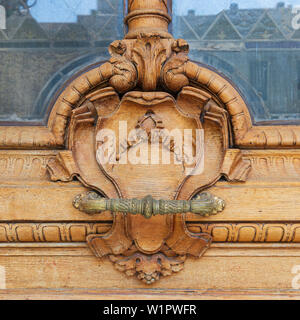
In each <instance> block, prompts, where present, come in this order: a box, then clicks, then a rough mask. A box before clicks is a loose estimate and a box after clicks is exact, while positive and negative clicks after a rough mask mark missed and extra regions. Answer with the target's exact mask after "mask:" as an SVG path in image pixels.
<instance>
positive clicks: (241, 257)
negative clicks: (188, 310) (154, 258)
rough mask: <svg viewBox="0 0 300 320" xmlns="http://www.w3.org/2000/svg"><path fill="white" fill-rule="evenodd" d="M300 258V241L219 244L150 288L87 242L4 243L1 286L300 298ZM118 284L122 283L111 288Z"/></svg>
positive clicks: (26, 291)
mask: <svg viewBox="0 0 300 320" xmlns="http://www.w3.org/2000/svg"><path fill="white" fill-rule="evenodd" d="M299 259H300V248H299V245H276V244H273V245H271V244H269V245H268V244H260V245H249V244H247V245H246V244H245V245H232V244H227V245H219V244H214V245H213V246H212V248H211V249H210V250H209V251H208V252H207V253H206V254H205V256H204V258H203V259H201V260H189V261H187V262H186V266H185V270H183V271H182V272H181V273H178V274H177V275H175V276H173V277H172V281H169V280H168V279H162V280H161V281H160V282H159V283H157V284H154V285H151V286H150V287H148V288H147V289H146V288H145V287H144V285H143V284H142V283H140V282H139V281H137V280H135V279H134V278H123V280H122V281H121V282H120V280H119V274H118V272H117V271H115V270H112V269H111V266H110V264H109V262H108V261H105V260H102V261H101V260H97V259H95V257H93V255H92V254H91V252H90V251H89V250H88V248H87V247H86V245H79V246H78V245H77V248H76V247H74V246H72V247H68V245H60V247H57V245H52V246H46V247H44V248H43V245H40V246H39V247H34V246H33V245H31V244H29V245H27V247H24V246H22V247H19V248H18V247H17V246H16V245H15V246H14V247H9V246H6V247H4V246H1V250H0V265H1V266H4V267H5V268H6V288H7V290H1V291H0V297H1V299H5V298H13V297H14V298H18V299H24V298H25V297H27V298H31V299H32V298H34V297H37V294H40V297H41V298H42V299H49V298H54V299H65V298H67V297H68V298H69V299H76V298H79V299H86V298H88V297H89V299H105V296H106V299H108V298H113V299H124V297H125V295H127V299H137V298H148V299H150V298H153V299H166V298H169V299H178V298H184V299H214V298H217V299H232V298H234V297H235V298H240V299H242V298H244V299H245V298H246V299H249V298H250V299H251V298H254V297H257V298H260V299H264V298H271V299H279V298H283V299H284V298H287V299H290V298H295V299H296V298H297V297H298V298H299V291H297V290H294V289H293V288H292V280H293V277H294V276H295V275H294V274H293V273H292V272H291V270H292V268H293V266H294V265H299V264H300V260H299ZM87 262H88V264H89V268H88V269H87V268H86V263H87ZM262 266H264V267H263V268H262ZM28 270H30V272H28ZM266 273H267V274H268V276H267V277H266ZM115 287H117V288H118V289H109V288H115ZM43 288H44V289H43ZM45 288H47V289H45ZM128 288H130V289H128ZM221 288H222V289H221ZM249 288H251V289H249ZM97 294H98V296H97Z"/></svg>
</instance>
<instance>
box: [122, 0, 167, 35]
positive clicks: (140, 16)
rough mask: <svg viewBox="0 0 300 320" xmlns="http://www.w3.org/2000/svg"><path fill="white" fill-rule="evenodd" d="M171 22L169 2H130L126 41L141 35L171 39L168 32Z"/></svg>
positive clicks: (164, 0)
mask: <svg viewBox="0 0 300 320" xmlns="http://www.w3.org/2000/svg"><path fill="white" fill-rule="evenodd" d="M170 22H171V16H170V15H169V8H168V0H128V15H127V16H126V18H125V23H126V24H127V25H128V33H127V35H126V37H125V38H126V39H136V38H137V37H138V35H140V34H148V33H151V34H157V35H159V36H160V37H161V38H165V39H170V38H172V35H171V34H170V33H169V32H168V25H169V23H170Z"/></svg>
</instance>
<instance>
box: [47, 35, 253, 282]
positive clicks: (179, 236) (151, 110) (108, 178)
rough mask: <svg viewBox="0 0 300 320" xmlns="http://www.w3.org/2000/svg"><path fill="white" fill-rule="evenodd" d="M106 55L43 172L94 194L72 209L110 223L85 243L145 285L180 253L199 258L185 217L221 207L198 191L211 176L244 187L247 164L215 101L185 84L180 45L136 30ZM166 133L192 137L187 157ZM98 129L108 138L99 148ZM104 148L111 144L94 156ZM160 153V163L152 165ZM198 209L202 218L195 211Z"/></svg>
mask: <svg viewBox="0 0 300 320" xmlns="http://www.w3.org/2000/svg"><path fill="white" fill-rule="evenodd" d="M110 53H111V55H112V58H111V60H110V61H109V62H107V63H106V64H104V65H102V66H101V67H100V68H99V70H98V71H99V73H98V75H100V76H99V79H98V80H97V81H96V82H95V83H93V88H91V90H89V92H88V94H86V95H84V96H82V97H81V98H80V100H79V102H78V104H77V106H76V107H75V108H74V109H73V111H72V115H71V121H70V124H69V132H68V150H66V151H62V152H60V153H59V155H58V156H57V158H56V160H55V161H53V162H51V163H50V164H49V172H50V174H51V177H52V180H62V181H70V180H71V179H73V177H75V176H76V177H77V178H78V179H79V180H80V181H81V182H82V183H83V184H84V185H85V186H86V187H88V188H90V189H91V190H94V191H97V194H96V193H89V194H88V195H86V196H85V195H84V196H80V197H77V198H76V199H75V202H74V205H75V207H76V208H78V209H80V210H82V211H85V209H84V208H88V210H86V211H85V212H87V213H97V212H101V211H103V210H104V211H105V210H110V211H112V219H113V225H112V228H111V230H110V231H109V232H107V233H105V234H90V235H87V243H88V245H89V246H90V248H91V249H92V251H93V252H94V253H95V255H96V256H97V257H104V256H108V257H109V258H110V260H111V261H112V262H113V263H114V265H115V267H116V268H117V269H118V270H120V271H123V272H125V273H126V274H127V275H128V276H133V275H135V276H137V278H139V279H140V280H142V281H143V282H145V283H147V284H152V283H153V282H155V281H157V280H158V279H159V278H160V277H162V276H168V275H170V274H172V273H173V272H178V271H180V270H182V268H183V264H184V261H185V259H186V256H187V255H191V256H194V257H200V256H201V255H202V254H203V253H204V252H205V250H206V249H207V248H208V247H209V245H210V243H211V235H209V234H206V233H197V234H196V233H192V232H190V231H189V230H188V228H187V226H186V223H185V213H186V212H195V213H197V212H198V213H199V212H206V213H208V214H216V213H218V212H220V211H222V210H223V209H224V204H223V202H222V201H221V200H220V199H217V198H215V197H213V196H210V195H207V194H201V195H199V193H200V192H202V191H203V190H205V189H207V188H209V187H210V186H212V185H214V184H215V183H216V182H217V181H218V180H219V179H220V177H221V176H224V177H225V178H226V179H227V180H230V181H245V179H246V178H247V175H248V173H249V170H250V165H249V163H247V162H244V161H243V159H242V157H241V152H240V150H238V149H232V133H231V128H230V120H229V116H228V113H227V111H226V109H225V108H224V106H223V105H222V103H221V102H220V101H219V100H218V99H217V98H216V97H215V96H214V95H213V94H212V93H211V92H210V91H209V90H206V89H202V88H201V87H200V86H199V85H197V84H195V81H194V80H195V78H196V76H198V73H197V70H198V69H197V70H196V69H195V70H194V69H193V68H194V67H195V68H198V67H197V66H196V65H194V64H192V63H190V62H189V61H188V57H187V53H188V45H187V43H186V42H185V41H183V40H173V39H166V38H162V37H161V35H159V34H150V35H149V34H141V33H139V35H138V37H137V39H132V40H123V41H115V42H114V43H113V44H112V45H111V46H110ZM199 70H200V69H199ZM199 72H200V71H199ZM194 73H195V74H196V76H193V77H192V78H191V75H194ZM88 76H89V74H88V73H87V74H86V77H88ZM155 130H159V132H161V133H162V135H161V136H160V137H159V139H158V140H157V141H158V142H157V143H153V141H152V140H151V139H150V138H151V137H152V132H153V131H154V132H155ZM174 130H175V131H174ZM176 130H177V132H181V133H184V130H187V131H191V132H193V134H192V135H191V136H190V137H191V141H190V142H191V146H192V147H191V150H192V151H191V154H190V156H187V157H186V156H185V154H184V153H182V152H181V151H180V150H179V149H180V148H178V144H176V143H175V142H174V139H173V136H174V132H176ZM105 132H111V133H113V134H114V135H115V138H113V139H112V140H110V141H108V140H107V139H108V138H107V137H106V138H105ZM131 132H133V133H132V134H131ZM183 136H184V135H183ZM199 137H200V138H199ZM201 138H202V139H201ZM175 140H176V139H175ZM184 140H185V137H184ZM149 141H150V142H149ZM105 144H106V145H107V144H108V145H109V144H112V146H113V147H112V148H109V150H108V151H107V152H106V153H101V152H102V151H103V150H104V149H103V147H104V145H105ZM153 146H154V148H156V149H155V150H156V151H158V154H159V155H160V156H159V157H158V159H157V158H155V159H153V150H152V147H153ZM167 149H169V150H170V151H171V152H170V155H171V156H170V158H171V160H170V161H171V162H170V163H165V162H164V161H162V156H161V155H162V154H164V151H165V150H167ZM101 150H102V151H101ZM197 151H198V152H197ZM105 157H106V160H109V161H103V160H104V158H105ZM150 196H151V197H150ZM120 199H121V200H120ZM159 199H162V200H160V201H158V200H159ZM201 203H205V208H206V209H205V210H207V207H206V206H207V204H209V205H210V208H211V209H210V211H205V210H204V211H203V208H202V209H201V208H200V211H197V210H198V209H195V206H198V205H200V207H201ZM86 205H87V206H86ZM97 208H98V211H97ZM99 208H102V209H101V210H100V209H99ZM103 208H104V209H103ZM181 209H182V211H180V210H181ZM193 210H194V211H193ZM201 210H202V211H201ZM140 214H143V216H142V215H140ZM145 217H146V218H148V219H146V218H145Z"/></svg>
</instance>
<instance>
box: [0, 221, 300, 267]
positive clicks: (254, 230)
mask: <svg viewBox="0 0 300 320" xmlns="http://www.w3.org/2000/svg"><path fill="white" fill-rule="evenodd" d="M111 226H112V224H111V223H109V222H105V223H104V222H103V221H90V222H35V223H33V222H15V223H13V222H7V223H4V222H2V223H0V243H9V242H11V243H22V242H35V243H42V242H47V243H51V242H53V243H65V242H86V237H87V236H88V235H91V237H92V238H93V237H94V235H95V234H103V235H105V234H106V232H107V231H108V230H110V229H111ZM187 226H188V229H189V230H190V231H191V232H193V233H207V234H209V235H210V236H212V241H213V242H218V243H268V242H269V243H271V242H273V243H300V223H298V222H286V223H282V222H264V223H257V222H238V221H237V222H210V223H207V222H204V223H203V222H202V223H195V222H189V223H188V224H187ZM95 250H96V251H97V248H96V247H95ZM97 255H98V256H99V255H100V253H97ZM118 259H120V260H122V258H121V257H118ZM118 259H116V260H115V261H114V262H116V261H118ZM113 260H114V259H113Z"/></svg>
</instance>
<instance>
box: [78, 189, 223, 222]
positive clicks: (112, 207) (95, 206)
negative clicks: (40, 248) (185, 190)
mask: <svg viewBox="0 0 300 320" xmlns="http://www.w3.org/2000/svg"><path fill="white" fill-rule="evenodd" d="M73 205H74V207H75V208H76V209H78V210H80V211H82V212H85V213H88V214H96V213H101V212H103V211H112V212H124V213H131V214H134V215H136V214H141V215H143V216H144V217H145V218H146V219H150V218H151V217H152V216H156V215H158V214H160V215H165V214H177V213H187V212H191V213H195V214H199V215H201V216H210V215H215V214H217V213H219V212H221V211H223V210H224V208H225V201H224V200H222V199H220V198H218V197H215V196H213V195H212V194H210V193H201V194H199V195H197V196H196V197H195V198H194V199H192V200H189V201H186V200H155V199H153V198H152V196H147V197H145V198H143V199H106V198H103V197H101V196H100V195H98V194H97V193H96V192H88V193H86V194H81V195H78V196H77V197H76V198H75V199H74V201H73Z"/></svg>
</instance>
